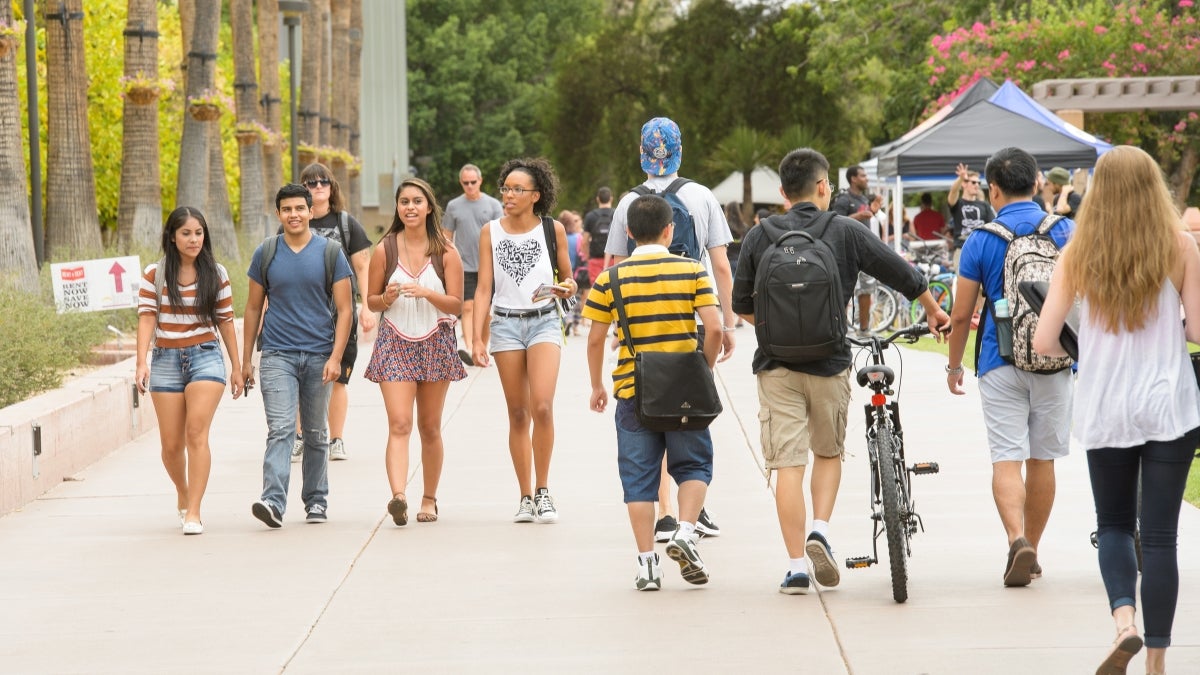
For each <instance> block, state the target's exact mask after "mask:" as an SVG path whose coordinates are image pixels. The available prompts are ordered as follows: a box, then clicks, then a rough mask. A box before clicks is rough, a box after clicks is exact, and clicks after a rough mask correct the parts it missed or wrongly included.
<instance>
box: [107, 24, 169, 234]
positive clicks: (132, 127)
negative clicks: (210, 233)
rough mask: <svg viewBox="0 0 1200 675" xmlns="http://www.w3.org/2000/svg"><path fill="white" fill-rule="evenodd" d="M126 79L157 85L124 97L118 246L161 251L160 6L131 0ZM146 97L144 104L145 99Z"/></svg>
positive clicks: (126, 49) (127, 32)
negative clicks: (159, 149)
mask: <svg viewBox="0 0 1200 675" xmlns="http://www.w3.org/2000/svg"><path fill="white" fill-rule="evenodd" d="M125 76H126V77H128V78H135V77H136V78H139V79H144V80H148V81H149V82H152V83H154V85H153V87H152V88H150V89H149V90H148V91H147V92H144V93H135V92H132V91H131V92H128V93H127V94H126V96H125V108H124V130H123V131H124V136H123V137H122V141H121V198H120V202H119V205H118V207H117V235H118V245H119V247H120V249H121V251H123V252H128V251H130V250H135V249H150V250H157V249H158V247H159V240H160V237H161V235H160V232H161V231H162V178H161V175H160V171H159V160H158V93H159V92H158V84H157V83H158V3H157V2H156V1H155V0H129V10H128V19H127V21H126V28H125ZM143 97H145V98H143Z"/></svg>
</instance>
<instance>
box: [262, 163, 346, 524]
mask: <svg viewBox="0 0 1200 675" xmlns="http://www.w3.org/2000/svg"><path fill="white" fill-rule="evenodd" d="M275 208H276V211H277V213H278V215H279V222H280V223H282V224H283V234H280V235H277V238H276V240H275V254H274V256H273V257H272V258H271V261H270V264H269V265H268V266H267V269H266V274H265V275H264V274H263V268H262V260H263V246H262V245H259V247H258V249H256V250H255V251H254V257H253V258H252V259H251V260H250V269H249V270H247V272H246V274H247V276H249V277H250V286H249V289H248V292H247V295H246V312H245V328H244V335H245V342H244V344H245V354H244V358H245V363H244V364H243V365H242V375H243V377H244V378H245V379H246V382H247V383H252V382H253V381H254V371H253V367H252V366H251V363H252V360H251V358H252V357H253V355H254V343H255V339H256V337H257V336H258V331H259V318H260V317H262V316H263V305H264V303H265V302H266V300H267V299H268V298H269V299H270V307H269V309H268V310H267V312H266V316H265V317H263V321H262V362H261V363H260V364H259V368H260V370H261V373H260V375H259V377H260V379H261V380H262V396H263V408H264V409H265V411H266V414H267V449H266V454H265V455H264V457H263V491H262V497H261V498H260V499H259V500H258V501H256V502H254V504H252V505H251V507H250V512H251V513H252V514H254V517H255V518H258V519H259V520H261V521H262V522H263V524H265V525H266V526H267V527H271V528H277V527H281V526H282V525H283V514H284V512H285V511H286V510H287V494H288V479H289V478H290V477H291V468H292V467H291V454H292V441H293V439H294V438H295V432H296V411H297V407H299V411H300V419H301V421H302V422H303V424H304V460H303V464H302V465H301V466H302V475H303V477H304V489H303V490H302V492H301V498H302V499H303V500H304V510H305V511H306V512H307V514H308V515H307V516H306V518H305V519H306V520H307V521H308V522H310V523H322V522H325V520H326V514H325V512H326V509H327V508H328V506H329V505H328V501H327V498H328V496H329V476H328V471H327V469H328V466H329V441H328V438H327V434H326V431H325V428H326V422H327V419H328V415H327V412H328V409H329V393H330V390H331V389H332V384H331V383H332V382H333V381H334V380H336V379H338V375H339V374H340V373H341V369H342V352H343V351H344V350H345V348H346V341H347V340H348V339H349V337H350V321H351V318H352V317H351V313H352V312H353V311H354V304H353V301H352V300H351V295H350V264H349V263H348V262H346V255H345V253H343V252H342V251H341V250H338V251H337V257H336V261H335V263H334V268H333V287H332V289H330V288H327V287H326V272H325V245H326V243H327V241H328V240H327V239H325V237H321V236H318V235H316V234H313V232H312V230H311V229H309V222H310V221H311V220H312V194H311V193H310V192H309V191H308V188H306V187H304V186H303V185H296V184H289V185H284V186H283V187H282V188H280V189H279V192H278V193H276V195H275ZM331 295H332V297H330V296H331ZM334 308H336V314H335V312H334Z"/></svg>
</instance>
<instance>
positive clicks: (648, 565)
mask: <svg viewBox="0 0 1200 675" xmlns="http://www.w3.org/2000/svg"><path fill="white" fill-rule="evenodd" d="M633 587H634V588H636V589H638V590H639V591H661V590H662V568H661V567H659V564H658V554H657V553H655V554H654V557H653V558H651V559H649V560H647V561H646V562H642V561H641V560H640V559H639V560H638V573H637V577H636V578H634V580H633Z"/></svg>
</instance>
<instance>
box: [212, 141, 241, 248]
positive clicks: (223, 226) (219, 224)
mask: <svg viewBox="0 0 1200 675" xmlns="http://www.w3.org/2000/svg"><path fill="white" fill-rule="evenodd" d="M207 126H208V133H209V139H208V151H209V152H210V153H211V154H210V155H209V157H208V203H207V204H205V206H204V217H205V218H206V219H207V220H208V232H209V234H210V235H212V238H213V249H214V250H215V251H216V252H217V254H218V255H220V256H223V257H224V258H225V259H226V260H237V259H238V257H239V255H238V239H237V233H236V232H234V229H233V211H231V210H230V207H229V183H228V181H227V180H226V178H225V148H224V147H223V146H222V145H221V127H220V125H219V123H217V122H213V123H211V124H208V125H207Z"/></svg>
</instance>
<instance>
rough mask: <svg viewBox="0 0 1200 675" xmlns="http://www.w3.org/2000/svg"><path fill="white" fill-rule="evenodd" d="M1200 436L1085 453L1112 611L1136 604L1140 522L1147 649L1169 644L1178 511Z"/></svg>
mask: <svg viewBox="0 0 1200 675" xmlns="http://www.w3.org/2000/svg"><path fill="white" fill-rule="evenodd" d="M1198 441H1200V428H1197V429H1192V430H1191V431H1189V432H1188V433H1186V434H1184V435H1183V436H1182V437H1181V438H1177V439H1175V440H1173V441H1150V442H1148V443H1145V444H1143V445H1139V446H1136V447H1132V448H1099V449H1094V450H1089V451H1088V453H1087V458H1088V472H1089V473H1090V474H1091V478H1092V497H1093V498H1094V499H1095V502H1096V526H1097V528H1096V529H1097V536H1096V538H1097V541H1098V542H1099V545H1100V550H1099V558H1100V576H1101V577H1102V578H1103V579H1104V589H1105V591H1107V592H1108V605H1109V607H1110V608H1111V609H1114V610H1115V609H1116V608H1118V607H1122V606H1125V605H1131V606H1136V602H1135V601H1134V597H1135V589H1136V585H1137V576H1138V570H1137V556H1136V554H1135V553H1134V547H1133V534H1134V529H1135V528H1136V527H1138V526H1139V523H1140V526H1141V539H1142V621H1143V623H1144V625H1145V634H1144V637H1145V640H1146V646H1147V647H1151V648H1166V647H1169V646H1170V645H1171V625H1172V624H1173V623H1174V621H1175V604H1176V602H1177V600H1178V597H1179V556H1178V549H1177V545H1176V539H1177V534H1178V531H1179V510H1180V506H1181V504H1182V502H1183V491H1184V488H1185V487H1186V485H1187V476H1188V470H1189V469H1190V468H1191V466H1192V457H1193V455H1194V454H1195V451H1196V446H1197V442H1198ZM1139 468H1140V469H1141V478H1142V492H1141V501H1142V505H1141V517H1140V519H1139V516H1138V469H1139Z"/></svg>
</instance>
